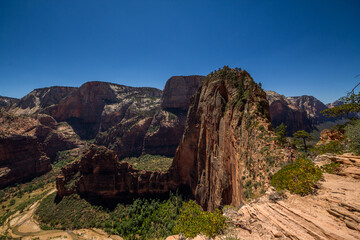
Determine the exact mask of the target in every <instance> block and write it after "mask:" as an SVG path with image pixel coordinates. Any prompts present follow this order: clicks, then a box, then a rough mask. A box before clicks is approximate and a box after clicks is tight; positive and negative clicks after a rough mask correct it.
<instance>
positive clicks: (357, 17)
mask: <svg viewBox="0 0 360 240" xmlns="http://www.w3.org/2000/svg"><path fill="white" fill-rule="evenodd" d="M224 65H229V66H230V67H241V68H243V69H246V70H247V71H248V72H249V73H250V74H251V75H252V76H253V78H254V80H255V81H256V82H261V83H262V85H263V88H265V89H266V90H274V91H277V92H279V93H281V94H284V95H286V96H296V95H303V94H307V95H313V96H315V97H317V98H319V99H320V100H322V101H324V102H325V103H327V102H332V101H334V100H336V99H337V98H339V97H341V96H343V95H344V94H345V92H346V91H348V90H350V89H352V87H353V86H354V85H355V84H356V83H357V82H358V81H360V77H359V78H354V76H356V75H357V74H360V1H358V0H312V1H307V0H302V1H291V0H275V1H269V0H264V1H257V0H248V1H247V0H246V1H242V0H238V1H230V0H229V1H223V0H221V1H220V0H219V1H211V0H207V1H197V0H191V1H188V0H181V1H180V0H179V1H173V0H164V1H156V0H152V1H121V0H102V1H100V0H99V1H94V0H51V1H49V0H0V83H1V88H0V95H2V96H11V97H22V96H24V95H25V94H27V93H28V92H30V91H31V90H33V89H34V88H40V87H48V86H55V85H60V86H80V85H81V84H83V83H84V82H86V81H108V82H114V83H119V84H124V85H130V86H150V87H156V88H159V89H163V87H164V85H165V82H166V80H167V79H168V78H170V77H171V76H174V75H192V74H200V75H206V74H208V73H210V72H211V71H213V70H215V69H218V68H219V67H222V66H224Z"/></svg>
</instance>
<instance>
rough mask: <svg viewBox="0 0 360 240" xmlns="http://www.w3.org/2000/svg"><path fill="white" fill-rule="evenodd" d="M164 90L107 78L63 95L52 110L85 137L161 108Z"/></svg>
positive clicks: (57, 118) (59, 119)
mask: <svg viewBox="0 0 360 240" xmlns="http://www.w3.org/2000/svg"><path fill="white" fill-rule="evenodd" d="M160 97H161V91H160V90H158V89H155V88H134V87H127V86H122V85H118V84H113V83H106V82H87V83H85V84H83V85H82V86H81V87H80V88H79V89H77V90H76V91H73V92H71V94H69V95H68V96H66V97H65V98H63V99H62V100H61V101H60V102H59V104H58V105H57V106H56V107H55V108H54V109H53V110H52V113H51V115H52V116H54V118H55V119H56V120H58V121H67V122H68V123H69V124H70V125H71V126H72V127H73V128H74V130H75V131H76V133H78V135H79V136H81V137H82V138H87V139H92V138H94V137H95V136H96V135H97V134H98V132H99V131H106V130H107V129H109V128H110V127H112V126H114V125H116V124H117V123H119V122H121V121H122V120H123V119H130V118H132V117H135V116H138V115H150V116H151V115H153V114H154V112H155V111H156V110H157V109H158V108H159V103H160Z"/></svg>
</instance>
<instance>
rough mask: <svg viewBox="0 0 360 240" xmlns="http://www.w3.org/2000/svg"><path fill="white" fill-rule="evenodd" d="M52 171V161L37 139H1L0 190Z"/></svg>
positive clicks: (30, 137) (19, 137) (25, 137)
mask: <svg viewBox="0 0 360 240" xmlns="http://www.w3.org/2000/svg"><path fill="white" fill-rule="evenodd" d="M50 170H51V164H50V159H49V158H48V157H47V156H46V155H45V154H44V153H43V152H42V151H41V148H40V145H39V142H38V141H37V139H36V137H33V136H21V135H19V136H8V137H0V188H3V187H6V186H7V185H9V184H12V183H16V182H22V181H26V180H29V179H31V178H34V177H37V176H40V175H41V174H43V173H46V172H48V171H50Z"/></svg>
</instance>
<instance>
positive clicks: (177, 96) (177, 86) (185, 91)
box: [161, 75, 205, 111]
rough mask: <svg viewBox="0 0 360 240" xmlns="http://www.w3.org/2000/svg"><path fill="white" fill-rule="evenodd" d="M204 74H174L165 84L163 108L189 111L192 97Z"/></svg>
mask: <svg viewBox="0 0 360 240" xmlns="http://www.w3.org/2000/svg"><path fill="white" fill-rule="evenodd" d="M204 78H205V77H204V76H197V75H194V76H174V77H171V78H170V79H169V80H168V81H167V82H166V85H165V88H164V93H163V96H162V102H161V108H162V109H179V110H183V111H187V110H188V108H189V105H190V101H189V100H190V98H191V97H192V96H193V95H194V93H195V92H196V90H197V89H198V88H199V86H200V83H201V81H202V80H203V79H204Z"/></svg>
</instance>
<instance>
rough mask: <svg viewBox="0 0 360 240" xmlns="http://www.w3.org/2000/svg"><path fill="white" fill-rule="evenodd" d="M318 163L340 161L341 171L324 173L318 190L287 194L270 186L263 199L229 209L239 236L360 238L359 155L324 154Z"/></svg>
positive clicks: (259, 237) (264, 237) (228, 215)
mask: <svg viewBox="0 0 360 240" xmlns="http://www.w3.org/2000/svg"><path fill="white" fill-rule="evenodd" d="M315 162H316V164H318V165H323V164H325V163H331V162H335V163H340V164H341V168H342V170H341V171H340V173H338V174H336V175H335V174H326V173H325V174H324V180H323V181H321V183H320V184H319V189H318V191H317V194H315V195H308V196H305V197H301V196H298V195H291V194H287V198H285V199H284V198H282V199H279V200H271V199H274V198H273V196H274V195H276V194H277V193H276V192H275V191H274V189H269V190H268V191H267V192H266V194H265V195H264V196H262V197H261V198H260V199H258V200H256V201H254V202H252V203H250V204H247V205H245V206H243V207H241V208H240V209H239V210H238V211H235V210H231V209H229V210H228V211H227V212H226V215H227V217H229V218H230V219H231V221H232V223H233V224H235V225H236V226H240V227H238V228H236V229H235V230H234V232H233V236H236V237H237V238H239V239H245V240H247V239H249V240H250V239H332V240H338V239H349V240H350V239H360V227H359V224H360V204H359V201H358V199H359V195H360V172H359V170H360V157H359V156H351V155H322V156H319V157H318V158H317V159H316V160H315Z"/></svg>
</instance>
